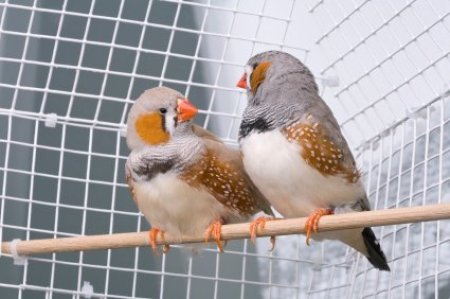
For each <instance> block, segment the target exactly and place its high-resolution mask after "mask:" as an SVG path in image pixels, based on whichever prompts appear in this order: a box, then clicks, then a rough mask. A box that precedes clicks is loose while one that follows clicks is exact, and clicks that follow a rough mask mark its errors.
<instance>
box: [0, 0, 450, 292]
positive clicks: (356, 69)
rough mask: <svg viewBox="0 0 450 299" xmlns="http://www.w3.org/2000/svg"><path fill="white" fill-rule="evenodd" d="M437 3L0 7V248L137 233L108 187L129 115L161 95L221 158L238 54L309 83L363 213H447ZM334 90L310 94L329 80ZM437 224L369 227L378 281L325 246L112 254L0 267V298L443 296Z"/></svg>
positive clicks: (449, 122)
mask: <svg viewBox="0 0 450 299" xmlns="http://www.w3.org/2000/svg"><path fill="white" fill-rule="evenodd" d="M449 13H450V4H449V3H448V2H446V1H427V0H415V1H414V0H413V1H396V2H388V1H385V2H381V1H353V2H349V1H346V2H344V1H335V2H332V1H323V0H322V1H306V2H298V3H295V2H293V1H284V2H280V1H273V0H266V1H210V2H208V1H204V2H200V1H198V2H197V1H194V2H178V1H137V0H134V1H130V0H129V1H119V0H116V1H111V0H109V1H105V0H103V1H101V0H92V1H90V0H88V1H75V0H58V1H55V0H54V1H31V0H30V1H26V0H21V1H19V0H15V1H12V0H11V1H0V16H1V20H0V34H1V35H0V188H1V190H2V193H1V194H2V202H1V214H0V225H1V226H0V228H1V230H0V233H1V235H0V239H1V240H4V241H9V240H11V239H14V238H20V239H23V240H25V239H33V238H44V237H45V238H48V237H61V236H73V235H80V234H100V233H117V232H128V231H137V230H144V229H147V224H146V223H145V221H143V220H142V218H141V217H140V215H139V214H138V212H137V210H136V208H135V207H134V205H133V203H132V201H131V200H130V198H129V195H128V191H127V188H126V185H125V183H124V177H123V166H124V162H125V159H126V156H127V154H128V151H127V149H126V144H125V142H124V138H123V136H122V135H123V134H122V131H123V126H124V123H125V118H126V113H127V111H128V110H127V109H128V107H129V104H130V103H132V101H133V100H134V99H135V98H136V97H137V96H138V95H139V94H140V93H141V92H142V91H143V90H144V89H147V88H150V87H153V86H157V85H162V84H163V85H167V86H170V87H173V88H176V89H178V90H180V91H181V92H183V93H185V94H186V95H187V96H188V97H189V98H190V99H191V100H192V101H193V102H194V103H195V104H196V105H197V106H199V107H200V108H201V111H200V117H199V118H198V122H199V123H200V124H202V125H204V126H205V127H206V128H209V129H211V130H213V131H214V132H215V133H217V134H218V135H219V136H220V137H221V138H223V139H224V140H225V141H226V142H228V143H231V144H235V141H236V131H237V127H238V125H239V117H240V115H241V112H242V109H243V107H244V106H245V99H244V96H243V95H242V94H241V93H240V92H239V91H238V90H237V89H236V88H234V84H235V82H236V80H237V78H239V76H240V75H241V72H242V70H243V68H242V66H243V64H244V62H245V61H246V59H247V58H248V57H250V56H251V55H252V54H254V53H257V52H260V51H263V50H266V49H282V50H285V51H288V52H291V53H293V54H294V55H296V56H297V57H298V58H300V59H301V60H303V61H305V62H306V63H307V64H308V65H309V66H310V67H311V68H312V70H313V72H314V73H315V74H316V76H317V77H318V78H319V79H320V80H319V83H320V82H322V83H323V84H322V85H323V88H322V94H323V96H324V98H325V100H326V101H327V102H328V104H329V105H330V106H331V107H332V109H333V110H334V111H335V113H336V116H337V118H338V119H339V121H340V123H341V124H342V127H343V130H344V133H345V134H346V136H347V138H348V139H349V141H350V143H351V144H352V146H353V148H354V149H355V151H354V152H355V154H356V156H357V158H358V161H359V166H360V167H361V169H362V170H363V171H364V173H365V181H366V183H367V185H366V186H367V192H368V194H369V195H370V199H371V202H372V205H373V207H374V208H377V209H381V208H392V207H397V206H411V205H423V204H430V203H435V202H441V201H449V200H450V195H449V194H450V137H449V136H450V97H449V96H448V89H449V84H448V83H449V80H448V78H450V76H449V75H450V74H449V73H450V66H449V57H448V56H449V53H450V39H448V35H449V33H450V31H449V27H450V24H449V22H450V20H449V17H448V16H449ZM334 76H338V77H339V80H340V85H339V86H338V87H336V88H326V83H327V79H328V78H332V77H334ZM446 231H448V224H447V223H446V222H430V223H426V224H415V225H399V226H390V227H383V228H381V229H376V233H377V235H378V236H379V237H380V238H381V243H382V245H383V248H384V250H385V252H386V254H387V256H388V259H389V261H390V265H391V268H392V272H391V273H380V272H378V271H376V270H374V269H372V268H371V266H370V265H368V264H367V262H366V261H365V259H364V258H361V257H360V256H359V255H356V254H354V253H353V252H352V251H351V250H348V249H346V248H344V247H343V246H341V245H339V244H335V243H331V242H324V243H323V244H322V245H318V244H314V245H313V246H311V247H306V246H304V238H303V237H302V236H299V237H283V238H279V240H278V247H277V249H276V250H275V252H273V253H272V254H269V253H267V252H266V251H265V250H266V248H267V246H268V245H267V244H266V243H264V242H262V243H261V242H260V243H259V246H258V247H257V248H256V249H255V248H254V247H253V245H251V244H248V243H247V242H230V244H229V245H228V247H227V252H226V253H225V254H221V255H218V254H217V253H216V252H215V250H209V249H205V250H202V252H201V254H200V255H198V256H190V255H189V254H187V253H186V252H185V251H184V250H183V249H182V248H180V247H175V248H174V249H173V250H172V251H171V253H170V254H169V255H167V256H162V257H154V256H152V255H151V254H150V252H149V249H147V248H141V249H128V250H114V251H102V252H86V253H72V254H51V255H44V256H39V257H31V258H28V263H27V264H26V265H25V266H15V265H13V264H12V259H10V258H9V257H2V258H0V294H1V295H2V296H1V297H2V298H3V297H4V298H15V297H17V298H73V297H80V296H81V297H82V296H83V294H84V293H83V292H82V286H83V282H84V281H89V282H90V283H91V284H92V285H93V287H94V296H95V297H100V298H102V297H104V298H148V297H151V298H292V297H297V298H304V297H308V298H325V297H330V296H333V297H338V298H371V297H377V298H379V297H381V298H397V297H403V298H413V297H414V298H416V297H417V298H445V297H449V296H450V283H449V281H450V262H448V261H449V260H450V258H449V252H450V240H449V235H448V233H446Z"/></svg>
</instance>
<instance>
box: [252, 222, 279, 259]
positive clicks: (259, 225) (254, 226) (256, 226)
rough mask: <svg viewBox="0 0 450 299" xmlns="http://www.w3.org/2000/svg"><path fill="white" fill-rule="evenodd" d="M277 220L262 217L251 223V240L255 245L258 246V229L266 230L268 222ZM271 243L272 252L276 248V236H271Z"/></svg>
mask: <svg viewBox="0 0 450 299" xmlns="http://www.w3.org/2000/svg"><path fill="white" fill-rule="evenodd" d="M272 220H276V218H274V217H266V216H261V217H258V218H256V219H255V220H253V221H252V222H251V223H250V239H251V240H252V243H253V244H256V237H257V236H258V229H260V230H261V229H264V227H265V226H266V222H267V221H272ZM270 243H271V244H272V247H271V248H270V251H272V250H273V249H274V248H275V236H270Z"/></svg>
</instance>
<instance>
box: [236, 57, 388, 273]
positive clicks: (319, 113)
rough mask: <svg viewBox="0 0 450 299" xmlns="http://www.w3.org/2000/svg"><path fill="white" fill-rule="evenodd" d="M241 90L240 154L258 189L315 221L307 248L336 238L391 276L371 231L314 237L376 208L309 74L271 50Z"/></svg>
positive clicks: (252, 63)
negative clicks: (324, 224) (324, 220)
mask: <svg viewBox="0 0 450 299" xmlns="http://www.w3.org/2000/svg"><path fill="white" fill-rule="evenodd" d="M237 85H238V87H241V88H245V89H246V90H247V96H248V105H247V107H246V109H245V111H244V115H243V120H242V123H241V126H240V131H239V143H240V148H241V151H242V156H243V162H244V166H245V169H246V171H247V173H248V174H249V176H250V177H251V179H252V180H253V182H254V183H255V185H256V186H257V187H258V188H259V190H260V191H261V192H262V193H263V194H264V195H265V196H266V198H267V199H268V200H269V202H270V203H271V204H272V205H273V207H274V208H275V209H276V210H277V211H278V212H280V213H281V214H282V215H283V216H285V217H305V216H309V218H308V221H307V224H306V231H307V243H308V244H309V240H310V238H311V237H313V238H317V239H321V238H328V239H337V240H340V241H342V242H344V243H345V244H347V245H349V246H351V247H353V248H355V249H356V250H357V251H359V252H361V253H362V254H363V255H365V256H366V257H367V259H368V260H369V261H370V263H371V264H372V265H373V266H374V267H376V268H378V269H381V270H387V271H389V266H388V264H387V261H386V257H385V255H384V253H383V251H382V249H381V247H380V244H379V243H378V241H377V239H376V237H375V234H374V233H373V231H372V229H371V228H369V227H366V228H361V229H351V230H345V231H340V232H327V233H320V234H317V235H313V234H312V233H313V232H315V231H317V228H318V222H319V219H320V217H321V216H322V215H327V214H332V213H334V211H335V209H339V210H340V211H342V212H360V211H367V210H370V206H369V202H368V199H367V195H366V192H365V190H364V186H363V184H362V182H361V179H360V177H361V175H360V172H359V171H358V169H357V167H356V164H355V160H354V158H353V155H352V153H351V151H350V149H349V146H348V144H347V142H346V140H345V139H344V137H343V135H342V133H341V130H340V127H339V125H338V123H337V121H336V119H335V117H334V116H333V113H332V112H331V110H330V108H329V107H328V106H327V105H326V104H325V102H324V101H323V100H322V98H321V97H320V96H319V93H318V88H317V85H316V82H315V80H314V77H313V75H312V73H311V72H310V70H309V69H308V68H307V67H306V66H305V65H304V64H302V63H301V62H300V61H299V60H298V59H296V58H295V57H293V56H292V55H289V54H287V53H283V52H279V51H268V52H264V53H261V54H258V55H255V56H253V57H252V58H250V59H249V60H248V62H247V65H246V71H245V73H244V75H243V76H242V78H241V79H240V80H239V82H238V84H237Z"/></svg>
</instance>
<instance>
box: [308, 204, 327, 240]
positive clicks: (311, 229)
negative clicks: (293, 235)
mask: <svg viewBox="0 0 450 299" xmlns="http://www.w3.org/2000/svg"><path fill="white" fill-rule="evenodd" d="M332 214H334V210H332V209H323V208H321V209H317V210H315V211H314V212H312V213H311V215H309V217H308V220H306V223H305V230H306V244H307V245H308V246H309V240H310V239H311V235H312V233H315V232H317V230H318V229H319V220H320V217H322V216H324V215H332Z"/></svg>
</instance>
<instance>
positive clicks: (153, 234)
mask: <svg viewBox="0 0 450 299" xmlns="http://www.w3.org/2000/svg"><path fill="white" fill-rule="evenodd" d="M164 233H165V232H164V231H163V230H162V229H160V228H158V227H153V228H152V229H150V230H149V232H148V243H149V244H150V247H151V248H152V250H153V252H154V253H155V254H156V255H158V254H159V253H158V247H157V245H156V241H157V239H158V234H159V235H161V240H163V241H165V240H164ZM169 250H170V246H169V245H167V244H165V245H164V246H163V253H167V252H169Z"/></svg>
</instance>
